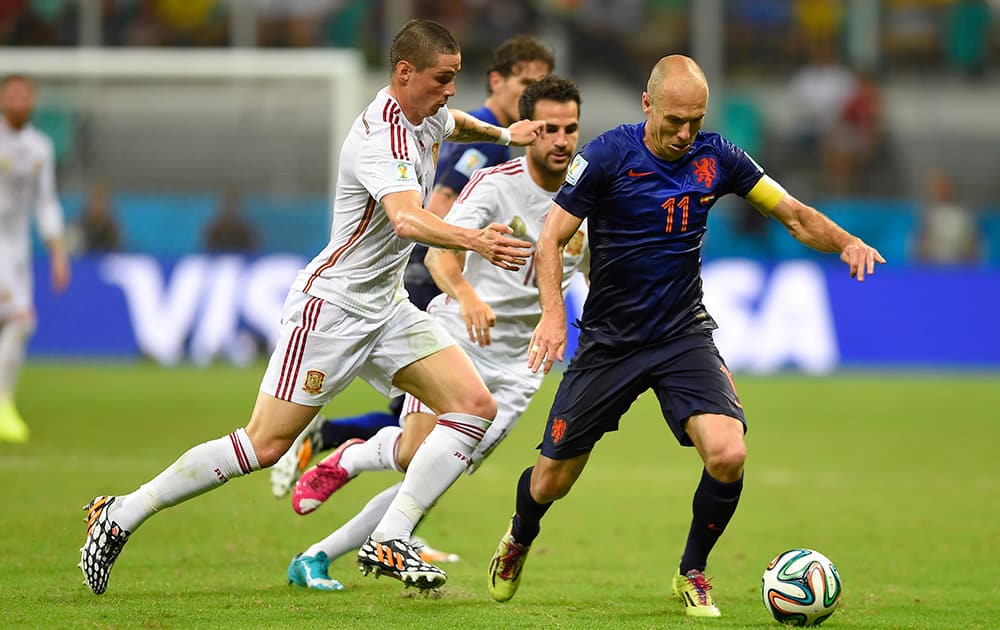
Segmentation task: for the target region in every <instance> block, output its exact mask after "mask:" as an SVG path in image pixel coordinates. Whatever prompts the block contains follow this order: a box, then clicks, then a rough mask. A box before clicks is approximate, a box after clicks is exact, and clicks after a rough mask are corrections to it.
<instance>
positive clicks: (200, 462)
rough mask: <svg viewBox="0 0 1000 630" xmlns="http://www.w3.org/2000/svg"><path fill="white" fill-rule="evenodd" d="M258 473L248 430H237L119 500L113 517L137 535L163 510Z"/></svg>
mask: <svg viewBox="0 0 1000 630" xmlns="http://www.w3.org/2000/svg"><path fill="white" fill-rule="evenodd" d="M255 470H260V464H259V463H257V454H256V453H255V452H254V450H253V444H251V443H250V438H249V437H248V436H247V432H246V431H245V430H244V429H237V430H236V431H233V432H232V433H230V434H229V435H227V436H226V437H221V438H219V439H217V440H212V441H211V442H203V443H202V444H199V445H198V446H195V447H194V448H192V449H190V450H189V451H188V452H186V453H184V454H183V455H181V456H180V458H178V459H177V461H175V462H174V463H173V464H170V466H168V467H167V468H166V470H164V471H163V472H161V473H160V474H159V475H157V476H156V477H154V478H153V479H152V480H150V481H148V482H146V483H144V484H143V485H142V486H140V487H139V489H138V490H136V491H135V492H132V493H131V494H127V495H124V496H121V497H118V498H117V499H116V500H115V505H114V506H113V507H112V513H111V514H112V515H113V518H114V520H115V521H117V522H118V524H119V525H121V526H122V527H124V528H125V529H127V530H129V531H132V532H134V531H135V530H136V529H137V528H138V527H139V526H140V525H142V523H143V521H145V520H146V519H147V518H149V517H150V516H152V515H153V514H154V513H156V512H158V511H160V510H162V509H163V508H167V507H171V506H173V505H177V504H178V503H182V502H184V501H187V500H188V499H190V498H193V497H196V496H198V495H199V494H202V493H204V492H208V491H209V490H213V489H215V488H218V487H219V486H221V485H222V484H224V483H226V481H228V480H230V479H233V478H235V477H242V476H243V475H248V474H250V473H251V472H253V471H255Z"/></svg>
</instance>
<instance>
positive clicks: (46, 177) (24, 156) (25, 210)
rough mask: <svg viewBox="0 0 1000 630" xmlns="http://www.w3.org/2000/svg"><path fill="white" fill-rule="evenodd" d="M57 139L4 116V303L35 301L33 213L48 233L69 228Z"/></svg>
mask: <svg viewBox="0 0 1000 630" xmlns="http://www.w3.org/2000/svg"><path fill="white" fill-rule="evenodd" d="M54 156H55V151H54V150H53V148H52V141H51V140H49V138H48V137H46V136H45V134H43V133H42V132H40V131H38V130H37V129H35V128H34V127H33V126H31V125H30V124H29V125H25V126H24V127H23V128H22V129H19V130H18V129H13V128H11V127H10V126H9V125H8V124H7V121H6V120H4V119H3V118H0V307H2V306H3V302H7V303H11V302H16V303H17V306H19V307H22V308H23V307H26V306H30V304H31V231H30V224H31V221H30V218H29V217H30V214H31V211H32V209H34V212H35V217H36V220H37V222H38V231H39V233H40V234H41V235H42V238H44V239H46V240H49V239H53V238H58V237H59V236H61V235H62V232H63V215H62V206H60V205H59V197H58V196H57V195H56V185H55V164H54Z"/></svg>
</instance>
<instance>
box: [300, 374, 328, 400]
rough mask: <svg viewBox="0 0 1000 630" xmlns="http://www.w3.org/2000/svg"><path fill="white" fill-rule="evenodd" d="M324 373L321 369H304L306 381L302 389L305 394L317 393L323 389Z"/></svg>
mask: <svg viewBox="0 0 1000 630" xmlns="http://www.w3.org/2000/svg"><path fill="white" fill-rule="evenodd" d="M325 378H326V374H325V373H324V372H322V371H321V370H306V381H305V383H303V384H302V390H303V391H304V392H305V393H307V394H318V393H320V392H321V391H322V390H323V379H325Z"/></svg>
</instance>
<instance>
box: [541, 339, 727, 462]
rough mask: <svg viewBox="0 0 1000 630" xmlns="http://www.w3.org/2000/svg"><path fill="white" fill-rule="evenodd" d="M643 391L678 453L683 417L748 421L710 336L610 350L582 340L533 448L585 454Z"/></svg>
mask: <svg viewBox="0 0 1000 630" xmlns="http://www.w3.org/2000/svg"><path fill="white" fill-rule="evenodd" d="M647 389H652V390H653V391H654V392H655V393H656V398H657V399H658V400H659V401H660V409H661V410H662V411H663V418H664V419H665V420H666V421H667V425H669V426H670V430H671V431H673V432H674V437H676V438H677V441H678V442H680V443H681V444H682V445H684V446H692V443H691V438H690V437H688V435H687V433H686V432H685V431H684V425H685V424H686V423H687V420H688V418H690V417H691V416H693V415H696V414H701V413H717V414H722V415H726V416H731V417H733V418H737V419H738V420H739V421H740V422H742V423H743V430H744V431H746V418H744V416H743V407H742V406H741V405H740V402H739V398H738V397H737V394H736V388H735V386H734V385H733V380H732V377H731V375H730V374H729V369H728V368H727V367H726V363H725V361H723V360H722V356H721V355H720V354H719V351H718V349H716V347H715V342H714V341H712V333H711V332H710V331H698V332H695V333H691V334H689V335H684V336H682V337H678V338H676V339H671V340H670V341H666V342H663V343H659V344H655V345H650V346H643V347H639V348H626V349H621V348H614V347H611V346H607V345H600V344H596V343H593V342H591V341H588V340H587V339H585V335H581V336H580V341H579V345H578V346H577V351H576V355H575V356H574V357H573V361H572V362H571V363H570V364H569V366H568V367H567V368H566V372H565V373H564V374H563V378H562V381H561V382H560V383H559V391H558V392H556V398H555V400H554V401H553V402H552V408H551V410H550V411H549V421H548V422H547V423H546V425H545V436H544V437H543V438H542V443H541V445H539V448H540V449H541V451H542V455H544V456H546V457H548V458H550V459H569V458H571V457H576V456H577V455H582V454H584V453H589V452H590V451H591V450H592V449H593V448H594V445H595V444H596V443H597V441H598V440H600V439H601V437H602V436H603V435H604V434H605V433H607V432H608V431H617V430H618V422H619V420H620V419H621V417H622V415H624V414H625V412H626V411H628V408H629V407H630V406H631V405H632V402H633V401H635V399H636V397H637V396H639V394H641V393H642V392H644V391H646V390H647Z"/></svg>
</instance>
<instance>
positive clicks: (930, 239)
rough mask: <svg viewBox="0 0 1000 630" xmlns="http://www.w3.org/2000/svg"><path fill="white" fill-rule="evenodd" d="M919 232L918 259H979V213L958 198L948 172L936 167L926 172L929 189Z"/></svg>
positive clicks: (939, 261)
mask: <svg viewBox="0 0 1000 630" xmlns="http://www.w3.org/2000/svg"><path fill="white" fill-rule="evenodd" d="M922 206H923V209H922V210H923V212H922V215H921V218H920V223H919V224H918V228H917V234H916V254H917V260H918V261H920V262H923V263H931V264H941V265H955V264H970V263H975V262H977V261H978V260H979V254H980V251H979V250H980V245H979V241H980V237H981V236H980V233H979V228H978V225H977V220H976V219H977V217H976V216H975V214H974V213H973V212H972V211H971V210H970V209H969V208H968V207H966V206H964V205H962V204H961V203H959V202H958V201H956V199H955V190H954V185H953V184H952V180H951V177H950V176H949V175H948V173H947V172H945V171H944V170H941V169H935V170H933V171H931V172H930V173H928V175H927V192H926V198H925V199H924V201H923V203H922Z"/></svg>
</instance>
